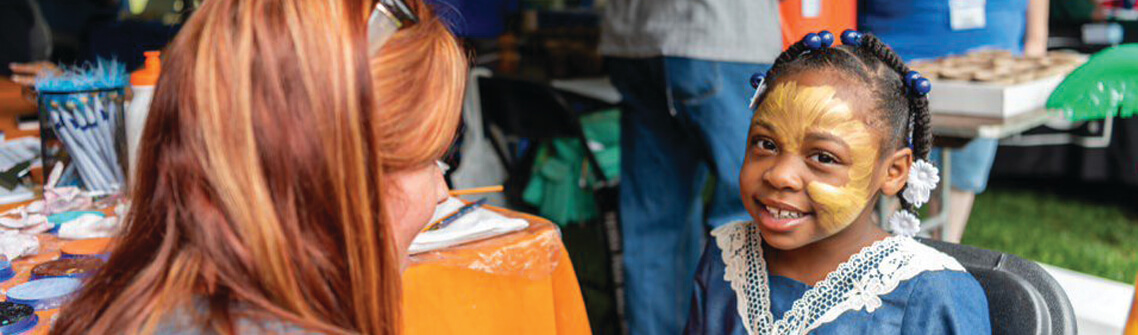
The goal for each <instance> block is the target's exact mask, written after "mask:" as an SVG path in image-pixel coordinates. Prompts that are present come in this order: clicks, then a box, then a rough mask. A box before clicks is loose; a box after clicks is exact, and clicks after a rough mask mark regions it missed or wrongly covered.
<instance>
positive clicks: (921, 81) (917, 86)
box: [913, 78, 933, 95]
mask: <svg viewBox="0 0 1138 335" xmlns="http://www.w3.org/2000/svg"><path fill="white" fill-rule="evenodd" d="M913 90H914V91H916V92H917V93H918V94H920V95H927V94H929V92H931V91H932V90H933V83H932V82H930V81H929V80H928V79H926V78H917V80H914V81H913Z"/></svg>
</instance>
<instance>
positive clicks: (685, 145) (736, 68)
mask: <svg viewBox="0 0 1138 335" xmlns="http://www.w3.org/2000/svg"><path fill="white" fill-rule="evenodd" d="M606 65H607V66H608V69H609V74H610V76H611V79H612V82H613V85H614V86H616V88H617V89H618V90H619V91H620V93H621V95H622V96H623V100H622V104H623V113H622V116H621V117H622V119H621V173H620V178H621V184H620V215H621V223H622V225H623V229H622V233H623V238H624V265H625V267H624V268H625V283H626V284H625V287H626V288H625V292H626V298H627V299H626V306H628V307H627V310H628V324H629V330H630V332H631V333H632V334H638V335H639V334H679V333H680V332H681V331H682V330H683V326H684V324H685V322H686V319H687V317H688V309H689V308H690V304H691V303H690V300H691V290H692V280H693V276H694V274H695V267H696V264H697V263H698V261H699V256H700V252H701V251H702V250H703V249H702V248H703V244H704V243H706V242H705V241H706V235H707V234H706V231H707V230H708V229H710V228H713V227H717V226H719V225H722V224H725V223H727V222H731V221H737V220H747V219H749V216H748V215H747V212H746V210H745V209H744V208H743V204H742V202H741V201H740V200H739V170H740V168H741V167H742V164H743V155H744V154H745V151H744V150H745V147H746V137H747V132H748V126H749V124H750V121H751V111H750V110H749V109H748V108H747V106H748V104H749V102H750V101H749V100H750V97H751V95H752V94H753V93H754V89H752V88H751V85H750V83H749V78H750V77H751V74H753V73H755V72H757V71H765V70H766V69H767V68H769V65H763V64H744V63H732V62H717V61H704V60H696V59H690V58H675V57H656V58H635V59H630V58H609V59H608V60H607V63H606ZM712 174H714V175H715V177H716V178H715V183H714V185H711V186H712V189H710V190H708V191H709V192H707V194H705V193H704V190H705V184H707V181H708V176H709V175H712Z"/></svg>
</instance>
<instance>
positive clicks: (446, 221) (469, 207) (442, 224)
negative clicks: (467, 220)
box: [428, 198, 486, 230]
mask: <svg viewBox="0 0 1138 335" xmlns="http://www.w3.org/2000/svg"><path fill="white" fill-rule="evenodd" d="M485 203H486V198H482V199H478V200H477V201H475V202H472V203H469V204H466V205H465V206H462V207H461V208H459V209H458V210H457V211H455V212H454V214H451V215H448V216H447V217H445V218H443V219H442V220H439V223H438V224H435V226H434V227H431V229H428V230H439V229H443V228H446V227H447V226H449V225H450V224H451V223H454V222H455V221H458V219H460V218H462V217H463V216H465V215H466V214H470V212H473V211H474V210H475V209H478V208H479V207H482V205H483V204H485Z"/></svg>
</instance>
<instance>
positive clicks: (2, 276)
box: [0, 256, 16, 334]
mask: <svg viewBox="0 0 1138 335" xmlns="http://www.w3.org/2000/svg"><path fill="white" fill-rule="evenodd" d="M15 276H16V271H14V270H12V263H11V262H8V260H7V259H4V257H3V256H0V283H3V282H6V281H8V279H12V277H15ZM0 334H6V333H0Z"/></svg>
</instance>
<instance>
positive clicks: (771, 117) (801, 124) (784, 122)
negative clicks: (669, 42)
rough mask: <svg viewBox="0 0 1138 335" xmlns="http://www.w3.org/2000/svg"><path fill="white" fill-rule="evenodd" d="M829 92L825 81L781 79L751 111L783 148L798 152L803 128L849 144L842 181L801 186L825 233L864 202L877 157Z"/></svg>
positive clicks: (871, 141)
mask: <svg viewBox="0 0 1138 335" xmlns="http://www.w3.org/2000/svg"><path fill="white" fill-rule="evenodd" d="M835 93H836V91H835V90H834V89H833V88H832V87H830V86H802V87H799V86H798V84H797V83H795V82H787V83H783V84H779V85H778V86H777V87H775V88H774V89H773V90H772V91H771V92H770V94H769V95H768V96H767V98H766V99H765V100H763V104H762V105H760V106H759V109H758V111H757V112H756V113H755V119H756V120H759V119H762V120H763V121H765V122H767V123H769V124H770V125H771V126H772V127H773V128H775V129H774V131H775V136H776V137H777V138H778V139H779V140H780V141H781V143H780V144H781V146H782V149H783V150H786V151H787V152H798V151H799V149H800V148H801V146H802V141H804V140H805V139H806V134H807V133H808V132H809V131H819V132H826V133H831V134H834V135H836V136H838V137H840V138H842V139H843V140H845V141H846V144H848V145H849V147H850V150H851V151H852V160H853V162H852V164H851V167H850V171H849V181H848V182H846V183H845V185H830V184H827V183H823V182H819V181H813V182H810V183H809V184H808V185H806V194H807V195H808V196H810V199H812V200H813V201H814V203H815V204H816V206H815V208H814V210H815V214H816V218H817V219H818V223H819V224H820V225H821V227H822V229H823V230H825V231H827V232H830V233H832V232H836V231H838V230H841V229H843V228H845V227H847V226H849V225H850V224H851V223H853V221H854V219H857V216H858V214H860V213H861V211H862V210H863V209H864V208H865V206H866V203H868V202H869V197H870V195H871V194H870V189H869V186H870V185H869V184H870V181H871V180H870V179H871V178H872V176H873V164H874V161H875V159H876V157H877V142H876V139H875V138H874V137H873V135H872V134H871V133H870V132H869V130H868V128H867V127H866V126H865V124H864V123H863V122H861V121H859V120H857V119H855V118H854V117H853V112H852V111H851V110H850V108H849V105H847V104H846V103H845V102H843V101H842V100H841V99H839V98H837V97H835Z"/></svg>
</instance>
